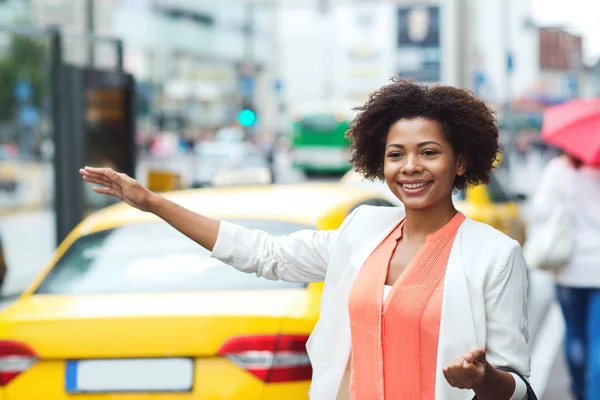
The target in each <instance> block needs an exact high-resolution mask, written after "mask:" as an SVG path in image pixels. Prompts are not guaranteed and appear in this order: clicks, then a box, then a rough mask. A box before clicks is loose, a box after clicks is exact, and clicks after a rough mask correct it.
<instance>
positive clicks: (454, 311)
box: [435, 220, 477, 400]
mask: <svg viewBox="0 0 600 400" xmlns="http://www.w3.org/2000/svg"><path fill="white" fill-rule="evenodd" d="M465 228H467V229H468V220H467V221H465V222H463V224H462V226H461V227H460V228H459V231H458V233H457V235H456V239H455V240H454V244H453V245H452V250H451V251H450V258H449V259H448V266H447V268H446V276H445V278H444V296H443V303H442V317H441V321H440V333H439V340H438V352H437V354H438V355H437V373H436V388H435V393H436V394H435V398H436V399H443V400H470V399H472V398H473V396H474V394H473V392H472V391H470V390H462V389H457V388H454V387H452V386H450V385H449V384H448V382H447V381H446V378H445V377H444V373H443V368H444V367H445V366H446V365H447V364H448V363H451V362H453V361H454V360H455V359H456V357H459V356H461V355H463V354H464V353H465V352H467V351H468V350H470V349H471V348H473V347H476V346H477V339H476V334H475V323H474V321H473V317H472V315H473V313H472V311H471V301H470V296H469V286H468V283H467V279H466V274H465V268H464V265H463V257H462V247H463V243H462V237H463V232H464V229H465Z"/></svg>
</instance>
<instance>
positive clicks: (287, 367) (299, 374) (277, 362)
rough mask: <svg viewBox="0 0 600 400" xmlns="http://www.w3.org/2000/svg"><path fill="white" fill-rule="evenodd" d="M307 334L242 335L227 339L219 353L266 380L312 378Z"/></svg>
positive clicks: (279, 380) (286, 380)
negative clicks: (307, 351)
mask: <svg viewBox="0 0 600 400" xmlns="http://www.w3.org/2000/svg"><path fill="white" fill-rule="evenodd" d="M307 340H308V336H306V335H258V336H239V337H234V338H231V339H229V340H227V341H226V342H225V343H224V344H223V346H222V347H221V349H220V350H219V353H218V354H219V355H220V356H222V357H226V358H227V359H229V360H230V361H231V362H233V363H234V364H236V365H237V366H238V367H240V368H242V369H244V370H246V371H248V372H250V373H251V374H253V375H255V376H256V377H258V378H259V379H261V380H262V381H264V382H267V383H274V382H293V381H304V380H310V379H311V377H312V367H311V365H310V360H309V358H308V354H307V353H306V341H307Z"/></svg>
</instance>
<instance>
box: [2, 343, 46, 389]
mask: <svg viewBox="0 0 600 400" xmlns="http://www.w3.org/2000/svg"><path fill="white" fill-rule="evenodd" d="M37 359H38V355H37V354H36V353H35V351H33V349H32V348H31V347H30V346H29V345H27V344H25V343H21V342H16V341H10V340H0V386H6V385H7V384H8V383H9V382H10V381H12V380H13V379H15V378H16V377H17V376H19V375H20V374H21V373H23V372H25V371H27V370H28V369H29V367H31V366H32V365H33V364H35V362H36V361H37Z"/></svg>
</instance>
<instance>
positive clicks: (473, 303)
mask: <svg viewBox="0 0 600 400" xmlns="http://www.w3.org/2000/svg"><path fill="white" fill-rule="evenodd" d="M358 111H360V114H359V115H358V117H357V118H356V119H355V121H354V123H353V126H352V128H351V129H350V130H349V132H348V137H349V139H350V140H351V142H352V150H353V156H352V162H353V164H354V166H355V168H356V169H357V170H358V171H359V172H361V173H362V174H363V175H365V176H366V177H367V178H383V179H385V181H386V182H387V184H388V186H389V187H390V189H391V190H392V192H394V194H395V195H396V196H397V197H398V198H399V199H400V200H401V201H402V202H403V203H404V205H405V207H404V209H403V208H395V207H389V208H388V207H369V206H362V207H359V208H358V209H357V210H355V211H354V212H352V213H351V214H350V215H349V216H348V217H347V218H346V220H345V221H344V223H343V224H342V225H341V226H340V228H338V229H337V230H334V231H320V232H317V231H309V230H305V231H301V232H297V233H294V234H291V235H288V236H284V237H272V236H269V235H268V234H267V233H265V232H261V231H251V230H247V229H245V228H242V227H240V226H236V225H233V224H230V223H227V222H223V221H221V222H220V221H217V220H214V219H210V218H208V217H205V216H202V215H199V214H195V213H193V212H191V211H189V210H186V209H185V208H183V207H181V206H178V205H177V204H174V203H172V202H170V201H168V200H166V199H164V198H162V197H161V196H159V195H156V194H154V193H151V192H149V191H148V190H146V189H145V188H143V187H142V186H141V185H140V184H138V183H137V182H136V181H135V180H133V179H131V178H129V177H127V176H125V175H123V174H119V173H116V172H114V171H112V170H110V169H102V168H87V167H86V168H85V169H84V170H81V174H82V175H83V178H84V179H85V180H86V181H88V182H92V183H95V184H99V185H101V187H99V188H96V189H94V190H95V191H96V192H98V193H102V194H107V195H111V196H115V197H118V198H119V199H122V200H124V201H125V202H127V203H128V204H130V205H132V206H134V207H137V208H139V209H141V210H143V211H148V212H152V213H154V214H156V215H158V216H159V217H161V218H163V219H164V220H165V221H167V222H168V223H169V224H171V225H172V226H174V227H175V228H176V229H178V230H180V231H181V232H182V233H184V234H185V235H187V236H188V237H190V238H191V239H193V240H195V241H196V242H197V243H199V244H200V245H201V246H203V247H205V248H207V249H209V250H211V251H212V256H213V257H215V258H217V259H219V260H222V261H224V262H225V263H228V264H231V265H233V266H234V267H235V268H237V269H239V270H241V271H245V272H253V273H255V274H257V275H258V276H262V277H265V278H267V279H284V280H289V281H302V282H312V281H323V280H324V281H325V284H324V289H323V295H322V301H321V313H320V319H319V321H318V323H317V325H316V327H315V329H314V331H313V333H312V335H311V338H310V339H309V341H308V343H307V350H308V353H309V356H310V359H311V363H312V366H313V379H312V384H311V398H313V399H317V400H332V399H336V397H337V398H344V397H345V396H349V397H350V398H351V399H354V400H364V399H368V400H370V399H386V400H391V399H423V400H433V399H436V400H467V399H469V400H470V399H472V398H473V396H474V395H476V396H477V398H478V399H480V400H509V399H513V400H515V399H517V400H521V399H524V398H526V393H525V384H524V383H523V381H521V380H520V379H519V378H518V377H516V375H513V374H511V373H508V372H505V371H502V370H500V369H498V367H511V368H513V369H514V370H516V371H518V372H520V373H521V374H523V375H524V376H528V375H529V355H528V349H527V319H526V311H525V310H526V293H527V278H526V270H525V266H524V262H523V258H522V254H521V250H520V247H519V245H518V244H517V242H515V241H514V240H512V239H509V238H508V237H506V236H505V235H503V234H502V233H500V232H498V231H496V230H494V229H492V228H491V227H489V226H487V225H483V224H480V223H477V222H474V221H472V220H469V219H466V218H465V217H464V216H463V215H462V214H460V213H458V212H457V211H456V209H455V208H454V205H453V204H452V192H453V191H454V190H460V189H464V188H465V187H466V186H467V185H473V184H478V183H482V182H487V181H488V179H489V177H490V174H491V170H492V165H493V163H494V160H495V158H496V154H497V151H498V131H497V128H496V125H495V118H494V115H493V112H492V111H491V110H490V109H488V108H487V107H486V106H485V105H484V104H483V103H482V102H481V101H479V100H477V99H476V98H474V97H473V96H472V95H471V94H470V93H469V92H467V91H465V90H460V89H456V88H452V87H444V86H440V87H435V88H428V87H423V86H419V85H417V84H414V83H411V82H408V81H402V80H400V81H394V82H393V83H391V84H390V85H387V86H384V87H383V88H381V89H380V90H378V91H376V92H375V93H373V94H372V96H371V97H370V99H369V100H368V101H367V102H366V104H365V105H363V106H362V107H359V108H358ZM386 295H387V297H386V300H385V301H384V296H386ZM349 360H350V361H349Z"/></svg>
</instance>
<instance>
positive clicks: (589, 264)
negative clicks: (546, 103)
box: [524, 99, 600, 400]
mask: <svg viewBox="0 0 600 400" xmlns="http://www.w3.org/2000/svg"><path fill="white" fill-rule="evenodd" d="M542 139H543V140H544V141H545V142H546V143H548V144H551V145H553V146H556V147H558V148H559V149H560V150H562V152H563V154H561V155H559V156H558V157H555V158H554V159H552V160H550V161H549V162H548V164H547V165H546V167H545V169H544V171H543V173H542V179H541V181H540V184H539V187H538V189H537V191H536V193H535V194H534V197H533V198H532V200H531V204H530V205H531V215H530V219H531V220H530V224H531V225H532V228H533V229H534V231H533V234H532V235H531V238H529V237H528V241H527V242H526V243H525V247H524V255H525V259H526V261H527V263H528V264H529V267H531V268H537V269H542V270H547V271H550V272H552V273H553V275H554V277H555V282H556V291H557V297H558V301H559V303H560V305H561V309H562V312H563V315H564V318H565V322H566V336H565V353H566V358H567V363H568V366H569V370H570V375H571V391H572V392H573V394H574V396H575V397H576V398H577V399H578V400H582V399H585V400H597V399H600V99H585V100H584V99H578V100H574V101H572V102H569V103H564V104H561V105H559V106H555V107H550V108H548V109H547V110H546V112H545V115H544V124H543V127H542Z"/></svg>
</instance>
